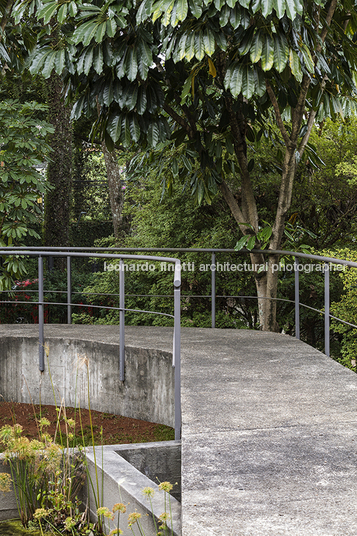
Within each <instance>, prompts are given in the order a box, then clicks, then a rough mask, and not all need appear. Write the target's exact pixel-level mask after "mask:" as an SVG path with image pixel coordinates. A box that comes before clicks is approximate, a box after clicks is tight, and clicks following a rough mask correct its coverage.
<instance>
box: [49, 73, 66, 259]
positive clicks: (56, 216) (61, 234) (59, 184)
mask: <svg viewBox="0 0 357 536" xmlns="http://www.w3.org/2000/svg"><path fill="white" fill-rule="evenodd" d="M61 95H62V81H61V78H60V77H59V76H58V75H57V74H55V73H52V75H51V76H50V78H49V79H48V81H47V102H48V106H49V121H50V123H52V125H53V127H54V129H55V132H54V133H53V134H51V136H50V140H49V144H50V146H51V147H52V149H53V152H52V153H51V161H50V163H49V164H48V168H47V179H48V182H49V184H50V185H51V187H52V188H51V190H50V191H49V192H47V194H46V200H45V218H44V245H45V246H53V247H60V246H69V245H70V233H69V228H70V198H71V186H72V179H71V167H72V125H71V120H70V113H71V110H70V108H68V107H67V106H65V105H64V103H63V101H62V99H61ZM55 265H56V267H58V268H62V265H63V259H61V260H59V261H58V262H56V263H55Z"/></svg>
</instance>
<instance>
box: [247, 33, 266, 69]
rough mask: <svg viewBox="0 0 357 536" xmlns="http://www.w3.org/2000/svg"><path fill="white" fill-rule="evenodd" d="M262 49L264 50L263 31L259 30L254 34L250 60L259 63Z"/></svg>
mask: <svg viewBox="0 0 357 536" xmlns="http://www.w3.org/2000/svg"><path fill="white" fill-rule="evenodd" d="M262 51H263V39H262V35H261V32H260V31H258V32H257V33H256V34H255V36H254V40H253V44H252V47H251V49H250V61H251V62H252V63H257V62H258V61H259V60H260V58H261V55H262Z"/></svg>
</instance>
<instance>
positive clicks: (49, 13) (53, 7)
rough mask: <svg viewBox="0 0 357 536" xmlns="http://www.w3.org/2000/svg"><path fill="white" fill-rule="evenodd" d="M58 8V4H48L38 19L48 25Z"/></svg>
mask: <svg viewBox="0 0 357 536" xmlns="http://www.w3.org/2000/svg"><path fill="white" fill-rule="evenodd" d="M57 8H58V4H57V2H48V3H46V4H45V5H44V6H43V8H42V9H40V11H39V12H38V13H37V17H38V18H39V19H42V18H43V23H44V24H48V23H49V22H50V20H51V17H53V15H54V14H55V12H56V11H57Z"/></svg>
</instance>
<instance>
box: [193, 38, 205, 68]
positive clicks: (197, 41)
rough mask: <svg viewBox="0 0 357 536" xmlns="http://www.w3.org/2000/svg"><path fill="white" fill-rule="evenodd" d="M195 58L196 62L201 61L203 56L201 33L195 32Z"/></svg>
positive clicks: (203, 46) (203, 48)
mask: <svg viewBox="0 0 357 536" xmlns="http://www.w3.org/2000/svg"><path fill="white" fill-rule="evenodd" d="M195 56H196V58H197V59H198V61H201V60H202V59H203V58H204V56H205V45H204V42H203V33H202V32H197V33H196V34H195Z"/></svg>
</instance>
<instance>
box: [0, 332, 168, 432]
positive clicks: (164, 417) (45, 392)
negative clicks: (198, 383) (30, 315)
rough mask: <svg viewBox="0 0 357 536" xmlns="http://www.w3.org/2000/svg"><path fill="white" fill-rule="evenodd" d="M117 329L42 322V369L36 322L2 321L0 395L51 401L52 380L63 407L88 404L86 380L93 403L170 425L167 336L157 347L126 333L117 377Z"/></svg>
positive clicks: (105, 409) (109, 409)
mask: <svg viewBox="0 0 357 536" xmlns="http://www.w3.org/2000/svg"><path fill="white" fill-rule="evenodd" d="M118 331H119V330H118V327H117V326H67V325H63V326H62V325H61V326H58V325H57V326H56V325H46V327H45V342H46V344H47V345H48V349H49V350H48V360H47V358H45V372H44V373H41V372H40V371H39V368H38V360H39V358H38V326H35V325H22V326H18V325H1V326H0V394H1V395H2V396H3V397H4V398H5V400H13V401H17V402H30V401H31V399H32V400H33V401H35V402H38V401H39V400H40V399H41V401H42V403H43V404H54V394H53V389H52V386H53V387H54V390H55V396H56V400H57V403H58V404H59V403H60V402H61V400H62V398H63V399H64V401H65V404H66V405H67V406H68V407H73V406H77V405H78V404H79V403H80V404H81V407H88V382H89V396H90V402H91V407H92V409H95V410H98V411H105V412H108V413H116V414H120V415H123V416H125V417H134V418H136V419H143V420H146V421H151V422H157V423H161V424H167V425H168V426H174V422H175V418H174V370H173V368H172V342H171V345H170V344H168V345H167V347H166V349H163V348H158V347H157V346H158V345H155V344H154V341H152V342H153V344H152V345H148V344H146V342H147V341H146V338H145V334H143V336H142V338H143V341H142V344H140V343H136V341H135V338H132V339H130V336H129V333H128V337H127V341H126V342H127V344H126V348H125V382H121V381H120V380H119V334H118ZM169 331H170V334H169V333H168V339H170V338H171V340H172V330H169ZM128 332H129V329H128ZM166 350H168V351H166ZM170 350H171V352H170ZM86 363H87V364H88V368H87V366H86ZM50 375H51V377H50ZM51 378H52V379H51Z"/></svg>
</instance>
